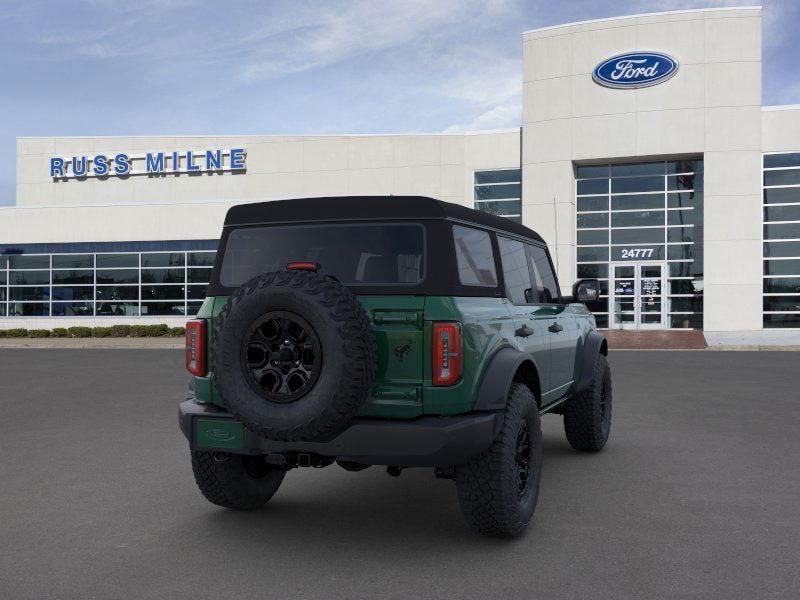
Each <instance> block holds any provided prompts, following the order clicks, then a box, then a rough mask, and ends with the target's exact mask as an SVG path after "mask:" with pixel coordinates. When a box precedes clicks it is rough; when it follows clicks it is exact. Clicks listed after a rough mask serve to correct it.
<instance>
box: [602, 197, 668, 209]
mask: <svg viewBox="0 0 800 600" xmlns="http://www.w3.org/2000/svg"><path fill="white" fill-rule="evenodd" d="M649 208H664V194H637V195H634V196H611V210H644V209H649Z"/></svg>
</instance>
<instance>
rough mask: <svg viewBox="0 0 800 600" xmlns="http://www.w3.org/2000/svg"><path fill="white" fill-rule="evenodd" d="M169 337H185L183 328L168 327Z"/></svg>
mask: <svg viewBox="0 0 800 600" xmlns="http://www.w3.org/2000/svg"><path fill="white" fill-rule="evenodd" d="M167 335H169V336H170V337H182V336H184V335H186V328H185V327H170V328H169V333H168V334H167Z"/></svg>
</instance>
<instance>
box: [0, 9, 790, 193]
mask: <svg viewBox="0 0 800 600" xmlns="http://www.w3.org/2000/svg"><path fill="white" fill-rule="evenodd" d="M752 4H754V2H753V1H752V0H750V1H747V0H744V1H741V2H740V1H736V0H733V1H726V0H716V1H712V2H709V1H702V0H695V1H692V0H628V1H623V0H617V1H612V0H561V1H560V2H553V1H552V0H527V1H522V0H519V1H517V0H481V1H478V0H474V1H473V0H460V1H455V0H404V1H387V2H378V1H375V0H372V1H370V0H365V1H356V2H333V1H322V2H301V1H290V2H279V1H238V2H219V1H215V2H202V3H201V2H189V1H184V0H138V1H137V2H119V1H117V0H91V1H86V2H72V1H69V0H67V1H61V2H57V1H54V0H51V1H37V0H23V1H16V0H13V1H11V0H0V51H1V52H2V54H1V55H2V56H3V57H4V60H3V63H2V66H0V73H1V74H2V78H0V80H1V81H2V88H0V90H1V92H0V111H2V118H1V119H0V205H2V204H13V203H14V183H15V166H14V165H15V144H16V142H15V138H16V136H27V135H32V136H65V135H89V136H94V135H160V134H259V133H260V134H271V133H380V132H412V131H413V132H435V131H458V130H465V129H466V130H470V129H493V128H500V127H516V126H518V125H519V124H520V123H521V99H522V81H521V79H522V36H521V34H522V32H523V31H525V30H527V29H533V28H536V27H542V26H546V25H555V24H559V23H566V22H570V21H577V20H584V19H594V18H602V17H609V16H618V15H624V14H635V13H644V12H656V11H662V10H679V9H687V8H699V7H715V6H749V5H752ZM798 28H800V2H797V1H796V0H766V2H764V36H763V45H764V55H763V60H764V66H763V79H764V90H763V100H764V104H792V103H800V69H798V68H797V63H796V57H797V56H800V36H798V35H796V31H797V30H798Z"/></svg>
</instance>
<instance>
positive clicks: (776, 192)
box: [764, 187, 800, 204]
mask: <svg viewBox="0 0 800 600" xmlns="http://www.w3.org/2000/svg"><path fill="white" fill-rule="evenodd" d="M791 202H800V187H796V188H777V189H772V190H764V204H789V203H791Z"/></svg>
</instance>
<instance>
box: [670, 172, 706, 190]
mask: <svg viewBox="0 0 800 600" xmlns="http://www.w3.org/2000/svg"><path fill="white" fill-rule="evenodd" d="M701 181H702V179H698V180H697V181H695V176H694V175H668V176H667V189H668V190H693V189H695V188H698V189H699V188H700V187H701V184H700V182H701Z"/></svg>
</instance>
